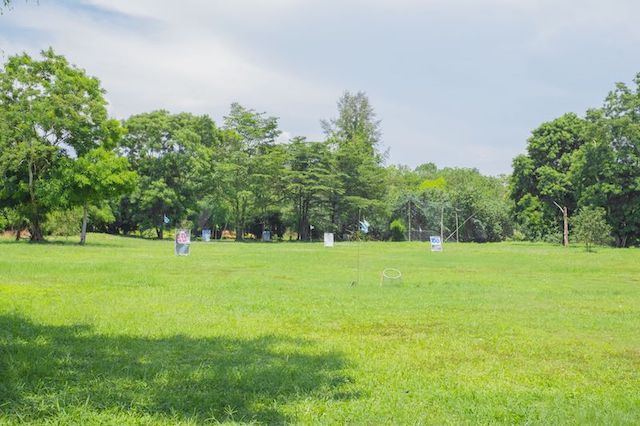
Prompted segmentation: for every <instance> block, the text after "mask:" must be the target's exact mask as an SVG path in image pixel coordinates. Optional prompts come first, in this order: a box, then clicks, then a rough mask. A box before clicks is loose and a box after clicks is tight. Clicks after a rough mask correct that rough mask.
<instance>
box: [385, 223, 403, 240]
mask: <svg viewBox="0 0 640 426" xmlns="http://www.w3.org/2000/svg"><path fill="white" fill-rule="evenodd" d="M389 231H390V232H391V240H392V241H404V240H405V235H404V233H405V232H406V231H407V227H406V226H405V225H404V223H402V221H401V220H400V219H396V220H394V221H393V222H391V224H390V225H389Z"/></svg>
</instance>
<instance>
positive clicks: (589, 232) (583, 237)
mask: <svg viewBox="0 0 640 426" xmlns="http://www.w3.org/2000/svg"><path fill="white" fill-rule="evenodd" d="M606 217H607V212H605V210H604V209H603V208H602V207H583V208H581V209H580V211H579V212H578V214H577V215H575V216H574V217H573V218H572V222H573V233H574V235H575V236H576V238H577V239H578V241H580V242H583V243H585V246H586V248H587V251H591V247H592V246H593V245H596V244H606V243H608V242H609V241H610V240H611V227H610V226H609V224H608V223H607V219H606Z"/></svg>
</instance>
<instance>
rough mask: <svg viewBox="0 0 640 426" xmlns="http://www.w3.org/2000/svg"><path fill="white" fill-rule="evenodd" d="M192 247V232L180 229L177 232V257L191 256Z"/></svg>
mask: <svg viewBox="0 0 640 426" xmlns="http://www.w3.org/2000/svg"><path fill="white" fill-rule="evenodd" d="M190 245H191V231H190V230H189V229H178V231H177V232H176V255H178V256H189V246H190Z"/></svg>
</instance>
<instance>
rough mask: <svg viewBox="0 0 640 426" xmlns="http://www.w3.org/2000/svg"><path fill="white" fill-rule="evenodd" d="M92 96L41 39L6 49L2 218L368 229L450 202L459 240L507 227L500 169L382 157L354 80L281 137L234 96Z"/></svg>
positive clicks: (416, 225) (95, 85)
mask: <svg viewBox="0 0 640 426" xmlns="http://www.w3.org/2000/svg"><path fill="white" fill-rule="evenodd" d="M104 95H105V92H104V90H103V89H102V88H101V86H100V82H99V80H98V79H96V78H94V77H90V76H88V75H86V73H85V72H84V71H83V70H82V69H80V68H78V67H76V66H74V65H72V64H70V63H69V62H68V61H67V60H66V59H65V58H64V57H63V56H60V55H57V54H56V53H55V52H54V51H53V50H51V49H49V50H47V51H44V52H42V55H41V57H40V58H32V57H30V56H29V55H27V54H20V55H15V56H11V57H9V58H8V60H7V61H6V63H5V64H4V66H3V67H2V69H1V71H0V177H1V181H0V202H1V203H2V204H1V205H0V211H1V212H2V214H1V216H0V217H1V219H0V221H1V223H0V225H2V227H3V228H4V229H13V230H15V231H16V233H17V237H18V238H19V237H20V233H21V232H24V233H25V234H26V233H28V235H29V238H30V239H31V240H32V241H41V240H43V239H44V238H45V236H46V234H47V233H51V232H56V231H57V230H59V229H60V228H63V229H66V228H67V227H69V226H71V229H75V227H76V226H77V227H79V228H80V232H81V242H82V243H84V241H85V239H86V231H87V229H89V230H95V231H102V232H109V233H120V234H129V235H131V234H133V235H147V236H154V237H157V238H163V237H164V236H165V230H166V229H167V228H174V227H176V226H189V227H191V228H192V229H194V230H196V231H198V230H200V229H205V228H208V229H213V230H214V232H215V233H216V235H217V236H221V235H222V232H223V231H225V232H226V235H233V236H235V238H236V239H238V240H242V239H244V238H253V237H255V236H259V235H261V233H262V231H263V230H269V231H271V232H272V233H273V234H274V235H275V236H277V237H280V238H285V235H286V234H288V235H289V237H290V238H295V239H298V240H308V239H309V238H312V237H313V236H314V235H315V236H318V235H320V234H321V233H322V232H334V233H336V234H337V235H336V236H337V238H343V239H344V238H352V237H354V236H355V237H357V236H358V234H357V230H358V221H359V220H360V219H364V218H366V219H367V220H368V221H369V222H370V223H371V233H370V234H369V235H368V238H377V239H390V238H394V239H405V238H411V232H409V231H410V230H411V229H420V230H424V231H425V232H426V231H431V232H445V231H446V232H449V231H451V229H452V228H454V227H455V226H456V225H455V223H454V221H453V212H454V209H455V214H456V215H457V214H458V213H459V214H460V215H461V216H465V217H466V216H470V215H473V218H472V219H471V220H469V221H467V222H466V223H464V225H463V226H462V227H460V229H458V232H457V233H456V236H457V237H458V238H461V239H462V240H463V241H498V240H501V239H504V238H505V237H507V236H508V235H509V232H510V228H511V226H510V219H509V213H508V211H509V201H508V198H507V186H506V180H505V179H504V178H494V177H489V176H482V175H481V174H480V173H479V172H478V171H477V170H469V169H451V168H449V169H441V170H439V169H438V168H437V167H436V166H435V165H433V164H430V163H427V164H424V165H422V166H419V167H417V168H416V169H414V170H412V169H409V168H407V167H403V166H385V165H384V162H385V153H383V152H381V148H380V145H381V127H380V121H379V120H378V119H377V117H376V114H375V111H374V109H373V107H372V105H371V104H370V102H369V99H368V98H367V96H366V95H365V94H364V93H362V92H358V93H350V92H345V93H344V94H343V96H342V97H340V99H339V101H338V103H337V110H338V111H337V116H336V118H333V119H327V120H322V121H321V126H322V129H323V131H324V134H325V138H324V140H322V141H308V140H306V138H304V137H301V136H298V137H294V138H292V139H291V140H289V141H288V142H285V143H281V142H279V140H278V138H279V136H280V135H281V130H280V129H279V127H278V118H277V117H274V116H270V115H268V114H266V113H263V112H257V111H255V110H253V109H251V108H247V107H244V106H242V105H240V104H237V103H234V104H232V105H231V107H230V110H229V112H228V114H227V115H226V116H225V117H224V119H223V121H222V123H221V125H218V124H216V123H215V122H214V120H213V119H212V118H211V117H209V116H208V115H194V114H191V113H188V112H183V113H177V114H174V113H170V112H168V111H164V110H157V111H151V112H145V113H141V114H136V115H133V116H131V117H129V118H127V119H126V120H122V121H118V120H115V119H113V118H111V117H109V116H108V114H107V109H106V101H105V98H104ZM443 212H444V213H443ZM392 224H395V227H393V226H391V225H392ZM398 226H399V227H400V229H401V230H403V231H402V232H398ZM407 228H409V229H408V230H407Z"/></svg>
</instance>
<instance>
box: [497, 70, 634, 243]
mask: <svg viewBox="0 0 640 426" xmlns="http://www.w3.org/2000/svg"><path fill="white" fill-rule="evenodd" d="M633 83H634V86H635V87H628V86H627V85H626V84H624V83H618V84H616V86H615V89H614V90H612V91H611V92H610V93H609V94H608V96H607V97H606V99H605V101H604V105H603V106H602V107H600V108H593V109H589V110H588V111H587V112H586V114H585V116H584V117H579V116H578V115H576V114H574V113H567V114H564V115H562V116H561V117H559V118H557V119H555V120H552V121H550V122H546V123H543V124H542V125H540V126H539V127H538V128H537V129H535V130H534V131H533V132H532V135H531V137H530V138H529V140H528V144H527V152H526V154H523V155H520V156H518V157H516V158H515V159H514V161H513V174H512V177H511V183H510V187H511V196H512V198H513V200H514V216H515V220H516V223H517V226H518V229H519V230H520V231H521V232H522V236H523V237H524V238H527V239H530V240H536V239H549V238H550V239H552V240H560V239H564V242H565V244H568V242H569V238H570V234H571V230H572V228H573V224H572V216H575V217H576V218H578V217H579V218H582V217H583V216H586V215H578V213H580V212H582V211H584V212H586V211H589V212H591V213H590V214H589V216H591V217H592V218H593V217H600V216H602V218H603V219H604V222H605V226H600V228H601V229H602V233H605V234H607V235H605V237H609V236H610V237H611V241H612V242H613V244H615V245H616V246H618V247H628V246H631V245H637V244H638V243H640V74H638V75H636V77H635V79H634V81H633ZM582 220H583V221H584V220H587V219H586V218H584V219H582ZM578 228H581V227H578ZM560 231H562V233H563V234H564V235H563V237H560V236H558V233H559V232H560ZM609 234H610V235H609ZM605 239H606V238H605Z"/></svg>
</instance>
